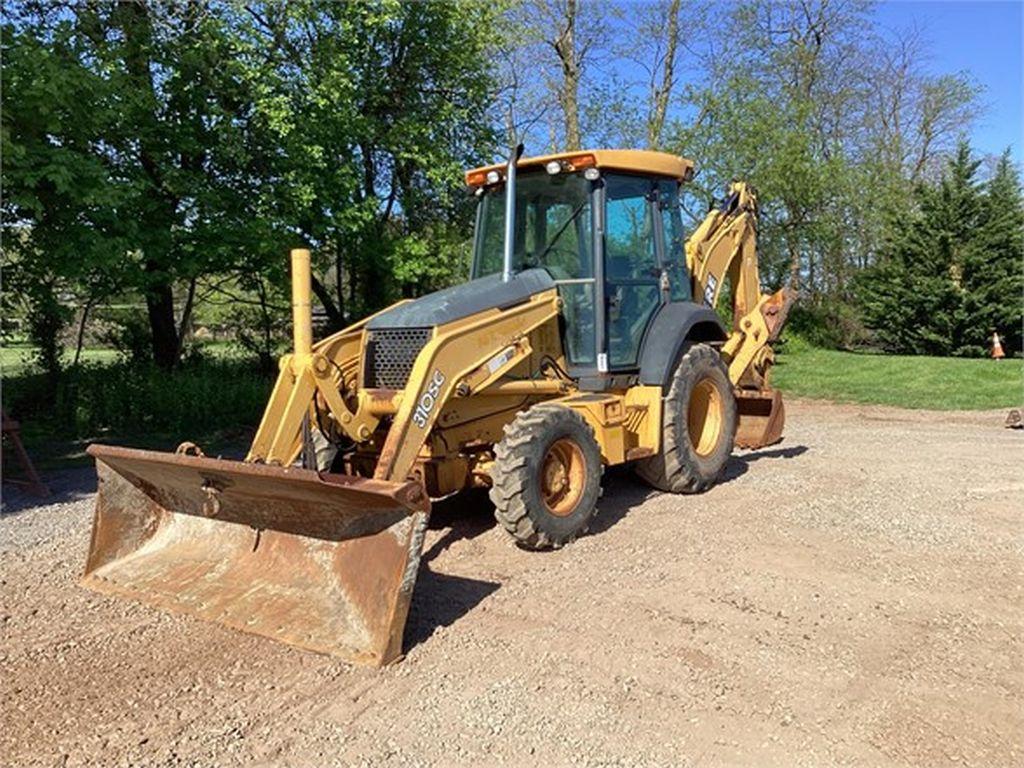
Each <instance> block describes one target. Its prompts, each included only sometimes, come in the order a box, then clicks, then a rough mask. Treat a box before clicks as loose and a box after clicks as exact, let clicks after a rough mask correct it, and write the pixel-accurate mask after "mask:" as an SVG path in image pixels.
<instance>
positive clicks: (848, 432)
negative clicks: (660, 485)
mask: <svg viewBox="0 0 1024 768" xmlns="http://www.w3.org/2000/svg"><path fill="white" fill-rule="evenodd" d="M1003 416H1004V414H1003V413H977V414H939V413H928V412H908V411H898V410H893V409H882V408H872V407H859V406H829V405H826V404H813V403H795V404H790V407H789V422H788V428H787V437H786V440H785V441H784V442H783V443H782V444H781V445H779V446H775V447H772V448H770V449H766V450H763V451H760V452H753V453H745V454H741V455H738V456H736V457H735V458H734V459H733V460H732V462H731V464H730V466H729V468H728V475H727V479H726V482H723V483H722V484H721V485H719V486H718V487H716V488H714V489H713V490H711V491H710V492H708V493H706V494H704V495H702V496H698V497H673V496H667V495H659V494H656V493H653V492H650V491H649V490H647V489H646V488H645V487H643V486H642V485H641V484H640V483H639V482H638V481H635V480H634V479H632V477H631V476H630V475H629V474H628V473H627V472H623V471H619V472H609V473H608V475H607V476H606V488H607V490H606V493H605V496H604V498H603V499H602V503H601V506H600V522H599V524H598V525H597V526H596V527H595V530H594V531H593V532H592V534H591V535H588V536H587V537H585V538H583V539H581V540H579V541H577V542H576V543H575V544H574V545H572V546H570V547H567V548H565V549H563V550H561V551H558V552H552V553H544V554H537V553H529V552H524V551H520V550H518V549H516V548H515V547H514V546H513V545H512V544H511V542H510V541H509V539H508V538H507V537H506V535H505V534H504V533H503V532H502V531H501V530H499V529H498V528H496V527H495V525H494V523H493V519H492V518H491V517H490V512H489V510H488V509H487V508H486V506H485V505H483V504H481V503H479V501H477V502H474V503H468V502H467V501H465V500H461V501H459V502H455V503H447V504H445V505H441V506H439V508H438V509H436V511H435V514H434V517H433V519H432V522H431V531H430V533H429V538H428V542H427V551H426V555H425V557H424V562H423V566H422V569H421V572H420V576H419V582H418V584H417V587H416V595H415V599H414V604H413V608H412V614H411V617H410V621H409V624H408V626H407V629H406V636H405V644H406V654H407V655H406V658H405V660H404V661H402V662H401V663H399V664H396V665H394V666H392V667H389V668H387V669H384V670H381V671H376V670H369V669H361V668H352V667H349V666H347V665H346V664H344V663H341V662H338V661H336V660H333V659H331V658H328V657H324V656H319V655H316V654H312V653H306V652H303V651H299V650H295V649H293V648H290V647H286V646H282V645H278V644H275V643H273V642H271V641H268V640H265V639H261V638H257V637H252V636H248V635H243V634H240V633H237V632H234V631H231V630H227V629H222V628H220V627H218V626H214V625H210V624H205V623H201V622H199V621H196V620H194V619H189V618H185V617H180V616H170V615H166V614H163V613H159V612H157V611H155V610H151V609H148V608H145V607H142V606H139V605H136V604H133V603H129V602H125V601H118V600H114V599H108V598H104V597H100V596H98V595H95V594H93V593H91V592H87V591H85V590H83V589H80V588H79V587H77V586H76V579H77V578H78V576H79V574H80V571H81V568H82V564H83V561H84V557H85V549H86V546H87V544H88V538H89V527H90V516H91V506H92V497H91V492H92V487H93V483H94V481H93V479H92V476H91V473H87V472H74V473H66V474H65V475H62V476H60V477H59V478H57V479H56V483H55V484H56V485H57V490H58V495H57V497H56V498H57V502H56V503H52V504H50V505H48V506H35V507H33V506H30V502H28V500H26V499H24V498H23V497H20V496H19V495H18V494H16V493H14V492H8V493H7V494H6V496H5V504H6V509H5V512H6V514H4V516H3V518H2V520H0V551H2V558H3V559H2V563H3V573H2V606H0V622H2V624H0V627H2V629H0V637H2V648H0V675H2V691H0V701H2V706H3V727H2V729H0V763H2V764H3V765H5V766H22V765H41V766H77V765H104V766H108V765H131V766H150V765H152V766H164V765H197V766H214V765H216V766H231V765H250V766H252V765H260V766H272V765H273V766H276V765H283V766H292V765H294V766H299V765H311V766H333V765H357V766H358V765H369V766H378V765H382V766H383V765H386V766H405V765H410V766H450V765H458V766H462V765H467V766H468V765H472V766H480V765H497V764H503V765H538V766H561V765H586V766H677V765H678V766H689V765H752V766H776V765H777V766H804V765H805V766H824V765H863V766H886V765H928V766H939V765H958V766H963V765H966V766H1010V765H1021V764H1024V743H1022V742H1024V641H1022V628H1024V599H1022V587H1024V557H1022V555H1024V553H1022V547H1024V538H1022V536H1021V534H1022V514H1024V503H1022V499H1024V451H1022V448H1024V433H1021V432H1019V431H1017V432H1014V431H1010V430H1005V429H1003V428H1002V419H1003Z"/></svg>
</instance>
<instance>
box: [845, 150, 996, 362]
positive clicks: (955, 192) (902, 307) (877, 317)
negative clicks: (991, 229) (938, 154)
mask: <svg viewBox="0 0 1024 768" xmlns="http://www.w3.org/2000/svg"><path fill="white" fill-rule="evenodd" d="M978 166H979V162H978V161H976V160H974V159H972V157H971V152H970V147H969V146H968V145H967V144H966V142H961V144H960V145H959V147H958V148H957V152H956V154H955V155H954V157H953V158H952V159H951V160H950V161H949V164H948V166H947V168H946V173H945V174H944V175H943V177H942V180H941V181H940V182H939V183H938V184H937V185H935V186H926V185H919V186H918V187H917V188H916V189H915V191H914V203H915V205H914V206H913V213H911V214H909V218H908V215H907V214H906V213H904V214H903V215H902V216H900V217H898V218H897V217H894V218H892V219H891V221H890V223H889V226H888V230H889V233H888V237H887V238H886V243H885V246H884V249H883V254H882V258H881V259H880V260H879V263H878V264H877V265H876V266H875V267H872V268H871V269H868V270H865V272H864V273H863V274H862V275H861V276H860V279H859V280H858V288H859V293H860V298H861V302H862V306H863V311H864V319H865V323H866V324H867V326H868V327H869V328H872V329H873V330H874V331H875V334H876V336H877V338H878V340H879V341H880V342H881V343H882V344H883V346H885V347H886V348H887V349H889V350H890V351H893V352H901V353H905V354H927V355H950V354H969V353H970V352H971V351H976V350H972V349H971V347H970V345H969V343H967V342H966V341H965V333H966V332H967V330H968V328H969V327H970V320H969V317H968V309H967V307H968V304H969V302H968V297H969V295H970V286H969V285H968V283H967V281H966V280H965V273H967V272H970V271H971V270H972V265H974V264H976V263H977V262H978V260H979V259H978V255H977V254H978V250H979V242H978V240H979V237H978V232H979V227H980V226H981V224H982V213H983V210H984V200H983V197H982V194H981V190H980V187H979V184H978V182H977V180H976V175H977V171H978Z"/></svg>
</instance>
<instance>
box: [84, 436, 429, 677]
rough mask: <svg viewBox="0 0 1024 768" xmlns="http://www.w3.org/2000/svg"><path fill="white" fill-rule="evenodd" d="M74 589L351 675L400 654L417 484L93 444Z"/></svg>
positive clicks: (419, 513)
mask: <svg viewBox="0 0 1024 768" xmlns="http://www.w3.org/2000/svg"><path fill="white" fill-rule="evenodd" d="M89 453H90V454H92V456H94V457H95V458H96V469H97V474H98V476H99V491H98V494H97V498H96V514H95V519H94V523H93V531H92V541H91V543H90V546H89V558H88V562H87V564H86V568H85V576H84V577H83V579H82V584H83V586H86V587H88V588H89V589H94V590H96V591H98V592H102V593H105V594H112V595H120V596H125V597H131V598H134V599H137V600H141V601H143V602H145V603H149V604H151V605H154V606H157V607H160V608H164V609H168V610H172V611H179V612H183V613H188V614H191V615H193V616H198V617H200V618H202V619H207V620H209V621H216V622H220V623H222V624H226V625H228V626H230V627H234V628H236V629H241V630H244V631H246V632H253V633H256V634H259V635H264V636H266V637H270V638H273V639H275V640H279V641H282V642H285V643H290V644H292V645H297V646H299V647H302V648H307V649H310V650H314V651H320V652H323V653H329V654H332V655H335V656H339V657H341V658H343V659H346V660H348V661H351V662H354V663H359V664H370V665H376V666H379V665H382V664H387V663H388V662H390V661H392V660H394V659H395V658H396V657H397V656H399V655H400V654H401V651H402V632H403V629H404V626H405V619H406V615H407V613H408V609H409V600H410V598H411V596H412V589H413V585H414V583H415V580H416V571H417V568H418V566H419V561H420V552H421V550H422V547H423V535H424V532H425V530H426V524H427V517H428V515H429V511H430V500H429V499H428V498H427V497H426V496H425V495H424V493H423V490H422V488H421V487H420V486H419V484H417V483H414V482H407V483H391V482H384V481H379V480H370V479H364V478H358V477H349V476H346V475H330V474H321V473H318V472H315V471H313V470H307V469H299V468H296V467H276V466H267V465H263V464H252V463H243V462H237V461H225V460H221V459H209V458H205V457H196V456H183V455H178V454H168V453H158V452H154V451H138V450H131V449H127V448H118V447H111V446H92V447H90V449H89Z"/></svg>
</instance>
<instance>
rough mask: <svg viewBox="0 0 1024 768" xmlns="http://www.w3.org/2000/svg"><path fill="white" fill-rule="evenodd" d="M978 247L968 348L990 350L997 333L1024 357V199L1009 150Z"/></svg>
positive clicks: (991, 185)
mask: <svg viewBox="0 0 1024 768" xmlns="http://www.w3.org/2000/svg"><path fill="white" fill-rule="evenodd" d="M979 219H980V221H979V225H978V229H977V231H976V233H974V234H975V237H976V246H975V247H974V248H972V249H971V250H970V251H969V252H968V255H967V257H966V258H965V262H964V272H963V282H964V290H965V291H966V293H967V299H966V305H965V307H964V312H965V325H964V339H963V344H964V345H965V346H968V347H970V348H971V349H972V350H974V351H981V350H984V349H986V348H987V347H988V345H989V343H990V340H991V336H992V333H993V332H998V333H999V335H1000V336H1001V337H1002V339H1003V344H1004V348H1005V349H1006V350H1007V351H1008V352H1010V351H1013V352H1022V351H1024V350H1022V341H1021V331H1022V329H1024V263H1022V259H1024V198H1022V195H1021V184H1020V176H1019V175H1018V172H1017V169H1016V168H1015V167H1014V165H1013V163H1012V162H1011V160H1010V151H1009V149H1007V150H1006V151H1005V152H1004V153H1003V155H1002V156H1001V157H1000V158H999V161H998V163H997V164H996V168H995V172H994V173H993V175H992V178H991V179H989V181H988V183H987V184H986V185H985V196H984V199H983V200H982V204H981V211H980V215H979Z"/></svg>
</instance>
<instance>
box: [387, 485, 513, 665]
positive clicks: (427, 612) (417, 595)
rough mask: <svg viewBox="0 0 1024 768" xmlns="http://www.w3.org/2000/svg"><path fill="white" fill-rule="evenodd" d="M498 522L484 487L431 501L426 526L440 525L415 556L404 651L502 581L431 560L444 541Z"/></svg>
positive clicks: (450, 542) (448, 543)
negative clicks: (452, 570) (456, 571)
mask: <svg viewBox="0 0 1024 768" xmlns="http://www.w3.org/2000/svg"><path fill="white" fill-rule="evenodd" d="M495 525H497V523H496V522H495V520H494V515H493V505H491V502H490V500H489V499H488V498H487V492H486V491H482V490H476V489H474V490H470V491H466V492H464V493H459V494H456V495H454V496H450V497H448V498H446V499H442V500H441V501H438V502H435V504H434V507H433V509H432V510H431V512H430V530H434V531H436V530H444V529H447V530H445V532H444V534H443V535H442V536H441V537H440V538H439V539H438V540H437V541H435V542H434V543H433V544H432V545H431V546H430V548H429V549H426V550H424V552H423V556H422V558H421V559H420V570H419V574H418V575H417V577H416V579H417V583H416V589H415V590H414V591H413V596H412V604H411V605H410V607H409V619H408V621H407V622H406V626H405V639H404V642H403V645H404V647H405V651H406V652H408V651H409V650H410V649H412V648H414V647H415V646H417V645H419V644H420V643H422V642H424V641H425V640H427V639H429V638H430V637H431V635H433V634H434V632H436V631H437V630H438V629H439V628H441V627H447V626H450V625H451V624H454V623H455V622H456V621H458V620H459V619H461V618H462V617H463V616H465V615H466V614H467V613H469V612H470V611H471V610H473V609H474V608H475V607H476V606H477V605H479V604H480V602H481V601H483V600H484V598H486V597H487V596H488V595H490V594H493V593H494V592H495V591H497V590H498V589H499V588H500V587H501V584H499V583H497V582H494V581H484V580H481V579H470V578H466V577H465V576H452V575H450V574H446V573H438V572H437V571H434V570H433V569H432V568H431V567H430V563H431V561H432V560H434V559H435V558H436V557H438V556H439V555H440V554H441V553H442V552H444V551H445V550H446V549H448V547H450V546H452V545H453V544H454V543H456V542H458V541H462V540H468V539H475V538H476V537H477V536H481V535H483V534H484V533H487V531H489V530H490V529H491V528H493V527H494V526H495Z"/></svg>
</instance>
